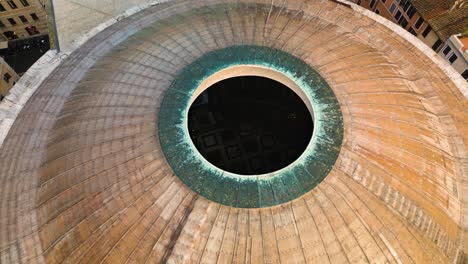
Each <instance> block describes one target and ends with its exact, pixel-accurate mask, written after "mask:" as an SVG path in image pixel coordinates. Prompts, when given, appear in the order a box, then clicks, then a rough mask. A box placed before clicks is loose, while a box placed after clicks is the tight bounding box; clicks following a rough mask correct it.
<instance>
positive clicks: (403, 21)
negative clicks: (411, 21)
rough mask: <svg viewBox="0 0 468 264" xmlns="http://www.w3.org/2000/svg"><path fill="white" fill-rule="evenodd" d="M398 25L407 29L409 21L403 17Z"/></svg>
mask: <svg viewBox="0 0 468 264" xmlns="http://www.w3.org/2000/svg"><path fill="white" fill-rule="evenodd" d="M398 24H400V26H401V27H402V28H406V26H407V25H408V21H407V20H406V18H405V17H404V16H401V17H400V20H398Z"/></svg>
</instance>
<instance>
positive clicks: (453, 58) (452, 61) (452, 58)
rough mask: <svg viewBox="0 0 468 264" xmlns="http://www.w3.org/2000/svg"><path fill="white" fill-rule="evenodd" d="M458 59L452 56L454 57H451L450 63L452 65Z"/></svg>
mask: <svg viewBox="0 0 468 264" xmlns="http://www.w3.org/2000/svg"><path fill="white" fill-rule="evenodd" d="M457 59H458V57H457V55H455V54H452V56H450V59H449V61H450V63H451V64H452V63H454V62H455V61H456V60H457Z"/></svg>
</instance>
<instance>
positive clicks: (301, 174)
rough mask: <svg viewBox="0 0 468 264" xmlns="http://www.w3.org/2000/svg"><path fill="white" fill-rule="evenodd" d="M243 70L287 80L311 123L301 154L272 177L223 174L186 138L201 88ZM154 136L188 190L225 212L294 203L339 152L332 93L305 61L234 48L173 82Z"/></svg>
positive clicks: (268, 50) (282, 54)
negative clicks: (216, 77) (222, 75)
mask: <svg viewBox="0 0 468 264" xmlns="http://www.w3.org/2000/svg"><path fill="white" fill-rule="evenodd" d="M243 66H245V67H261V68H263V69H266V70H267V71H273V72H277V73H279V74H281V75H283V76H287V78H288V79H289V80H290V81H292V83H293V85H291V84H290V85H287V86H288V87H291V88H292V86H294V88H292V89H293V90H295V92H296V93H297V94H298V95H300V97H301V98H302V99H303V101H304V102H305V103H306V104H307V105H308V106H309V110H311V114H312V116H313V119H314V132H313V135H312V139H311V141H310V142H309V145H308V146H307V148H306V149H305V151H304V152H303V153H302V155H301V156H300V157H299V158H298V159H297V160H296V161H294V162H293V163H291V164H290V165H288V166H286V167H285V168H283V169H280V170H278V171H275V172H271V173H267V174H262V175H254V176H252V175H249V176H246V175H238V174H233V173H230V172H227V171H224V170H221V169H219V168H217V167H215V166H214V165H212V164H211V163H209V162H208V161H207V160H206V159H205V158H204V157H203V156H202V155H201V154H200V153H199V152H198V150H197V149H196V148H195V146H194V144H193V142H192V140H191V138H190V135H189V131H188V128H187V116H188V110H189V108H190V106H191V104H192V102H193V98H194V95H196V94H197V93H198V94H199V93H200V87H201V86H203V84H204V83H206V81H207V80H208V79H210V77H211V76H213V75H215V74H216V73H218V72H221V71H223V70H227V69H229V68H232V67H237V68H239V67H243ZM297 89H299V90H297ZM158 133H159V141H160V144H161V148H162V151H163V153H164V155H165V158H166V160H167V161H168V163H169V165H170V167H171V168H172V170H173V171H174V173H175V175H176V176H177V177H178V178H179V179H180V180H181V181H182V182H183V183H184V184H185V185H187V186H188V187H189V188H190V189H191V190H193V191H195V192H196V193H198V194H199V195H201V196H203V197H205V198H206V199H208V200H211V201H214V202H217V203H220V204H223V205H226V206H232V207H238V208H261V207H270V206H275V205H279V204H283V203H286V202H289V201H291V200H294V199H296V198H298V197H300V196H302V195H303V194H305V193H306V192H308V191H310V190H312V189H313V188H315V187H316V186H317V185H318V184H319V183H320V182H321V181H323V179H324V178H325V177H326V176H327V175H328V174H329V172H330V171H331V169H332V168H333V166H334V164H335V162H336V160H337V158H338V155H339V152H340V149H341V145H342V142H343V118H342V113H341V109H340V105H339V103H338V101H337V99H336V96H335V94H334V93H333V91H332V89H331V88H330V87H329V85H328V84H327V83H326V82H325V80H324V79H323V78H322V77H321V76H320V75H319V74H318V73H317V72H316V71H315V70H314V69H313V68H312V67H311V66H309V65H308V64H306V63H305V62H304V61H302V60H300V59H299V58H297V57H294V56H292V55H290V54H288V53H286V52H283V51H280V50H277V49H273V48H269V47H263V46H232V47H228V48H224V49H219V50H215V51H212V52H209V53H207V54H205V55H203V56H202V57H200V58H198V59H197V60H195V61H194V62H193V63H191V64H190V65H188V66H186V67H185V68H184V69H183V70H182V71H181V72H180V73H179V74H178V75H177V76H176V77H175V79H174V80H173V82H172V83H171V85H170V86H169V88H168V90H167V91H166V93H165V94H164V99H163V101H162V104H161V107H160V110H159V117H158Z"/></svg>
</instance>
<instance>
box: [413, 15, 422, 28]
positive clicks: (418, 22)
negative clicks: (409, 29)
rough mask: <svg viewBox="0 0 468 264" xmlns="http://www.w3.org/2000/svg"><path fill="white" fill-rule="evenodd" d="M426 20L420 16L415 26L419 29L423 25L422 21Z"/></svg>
mask: <svg viewBox="0 0 468 264" xmlns="http://www.w3.org/2000/svg"><path fill="white" fill-rule="evenodd" d="M423 22H424V19H423V18H422V17H419V18H418V20H417V21H416V24H414V26H415V27H416V28H417V29H419V28H420V27H421V25H422V23H423Z"/></svg>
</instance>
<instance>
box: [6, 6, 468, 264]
mask: <svg viewBox="0 0 468 264" xmlns="http://www.w3.org/2000/svg"><path fill="white" fill-rule="evenodd" d="M228 2H231V1H220V0H212V1H174V2H170V3H166V4H161V5H158V6H154V7H152V8H150V9H148V10H145V11H144V12H141V13H138V14H136V15H134V16H132V17H130V18H129V19H126V20H123V21H121V22H119V23H117V24H115V25H114V26H111V27H110V28H108V29H106V30H105V31H103V32H101V33H100V34H98V35H97V36H96V37H95V38H93V39H91V40H90V41H89V42H88V43H86V44H85V45H84V46H83V47H82V48H80V49H79V50H77V51H76V52H75V53H73V54H72V55H70V57H69V58H67V59H66V60H65V61H64V62H63V63H62V65H61V66H59V68H58V69H57V70H56V71H54V72H53V73H52V74H51V76H50V77H49V78H48V79H47V80H46V82H45V83H44V84H43V85H42V86H41V87H40V88H39V89H38V90H37V92H36V93H35V94H34V95H33V97H32V98H31V99H30V100H29V102H28V103H27V105H26V106H25V108H24V109H23V110H22V112H21V114H20V115H19V117H18V118H17V119H16V121H15V123H14V125H13V127H12V129H11V130H10V133H9V135H8V137H7V138H6V140H5V142H4V144H3V146H2V148H1V150H0V157H1V158H0V170H1V173H0V197H1V198H0V200H1V207H0V210H1V211H0V216H1V218H0V261H1V262H2V263H17V262H22V263H33V262H39V263H41V262H42V263H59V262H65V263H96V262H107V263H119V262H122V263H123V262H128V263H144V262H155V263H160V262H166V261H167V262H168V263H198V262H203V263H217V262H220V263H231V262H236V263H305V262H307V263H342V262H343V263H362V262H370V263H384V262H388V263H400V262H401V263H433V262H434V263H447V262H449V261H452V260H454V259H455V258H456V257H458V256H459V254H460V253H459V252H457V250H458V249H459V247H460V244H461V239H462V234H463V231H462V230H461V228H460V226H461V224H460V223H461V220H462V204H461V201H460V200H461V197H463V195H464V193H463V191H462V190H461V189H459V188H458V186H459V184H460V182H461V181H463V178H462V177H463V176H465V177H466V171H465V174H464V173H463V169H464V166H465V169H466V165H467V164H466V156H467V151H466V149H465V147H464V144H466V143H468V140H467V138H466V137H467V134H468V133H467V131H468V129H467V126H466V120H467V114H466V112H464V111H463V109H466V107H467V100H466V99H465V98H464V97H463V96H462V95H461V93H460V92H459V90H457V88H456V87H455V85H454V84H453V83H452V82H451V81H450V80H449V79H448V77H447V76H446V75H445V74H444V73H443V72H442V71H441V70H440V69H438V68H437V67H436V66H435V65H434V64H433V63H432V62H431V61H430V60H429V59H428V58H426V57H425V56H424V55H423V54H422V53H421V52H420V51H419V50H417V49H416V48H414V47H413V46H411V45H410V44H409V43H407V42H406V41H405V40H403V39H402V38H400V37H399V36H398V35H396V34H395V33H393V32H392V31H390V30H389V29H387V28H385V27H383V26H382V25H379V24H376V23H375V22H374V21H372V20H370V19H368V18H366V17H363V16H362V15H359V14H356V13H353V11H352V10H351V9H349V8H347V7H345V6H342V5H338V4H336V3H334V2H331V1H325V0H322V1H273V4H272V2H271V1H260V0H258V1H240V2H239V1H236V2H235V3H234V4H228ZM233 2H234V1H233ZM247 2H248V3H247ZM263 2H265V3H263ZM220 3H222V4H220ZM245 44H251V45H265V46H269V47H273V48H276V49H281V50H283V51H285V52H288V53H290V54H292V55H294V56H296V57H298V58H300V59H302V60H303V61H305V62H306V63H308V64H309V65H311V66H312V67H313V68H314V69H316V70H317V71H318V72H319V73H320V74H321V75H322V76H323V77H324V78H325V79H326V81H327V82H328V83H329V84H330V86H331V88H332V89H333V90H334V92H335V94H336V95H337V98H338V101H339V102H340V105H341V110H342V112H343V118H344V124H345V134H344V143H343V147H342V150H341V153H340V156H339V158H338V161H337V162H336V164H335V167H334V168H333V169H332V171H331V173H330V174H329V175H328V176H327V177H326V178H325V180H324V181H323V182H322V183H321V184H319V185H318V186H317V187H316V188H315V189H313V190H312V191H310V192H308V193H306V194H305V195H303V196H302V197H300V198H298V199H296V200H294V201H292V202H289V203H285V204H283V205H280V206H275V207H270V208H264V209H238V208H231V207H226V206H222V205H220V204H217V203H214V202H211V201H209V200H206V199H204V198H202V197H200V196H198V195H196V194H195V193H194V192H193V191H191V190H190V189H189V188H187V187H186V186H185V185H184V184H183V183H182V182H181V181H180V180H179V179H178V178H177V177H176V176H175V175H174V174H173V173H172V170H171V168H170V167H169V166H168V164H167V163H166V161H165V158H164V156H163V154H162V152H161V149H160V145H159V140H158V138H157V135H158V131H157V122H158V120H157V116H158V109H159V106H160V103H161V100H162V96H163V94H164V91H165V90H166V89H167V88H168V87H169V85H170V83H171V82H172V80H173V79H174V78H175V76H176V75H177V73H178V72H179V71H180V70H181V69H183V68H184V67H185V66H186V65H188V64H190V63H191V62H193V61H194V60H196V59H197V58H199V57H200V56H202V55H203V54H206V53H208V52H210V51H212V50H216V49H220V48H224V47H228V46H231V45H245ZM463 160H465V162H463ZM194 173H196V172H194Z"/></svg>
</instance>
